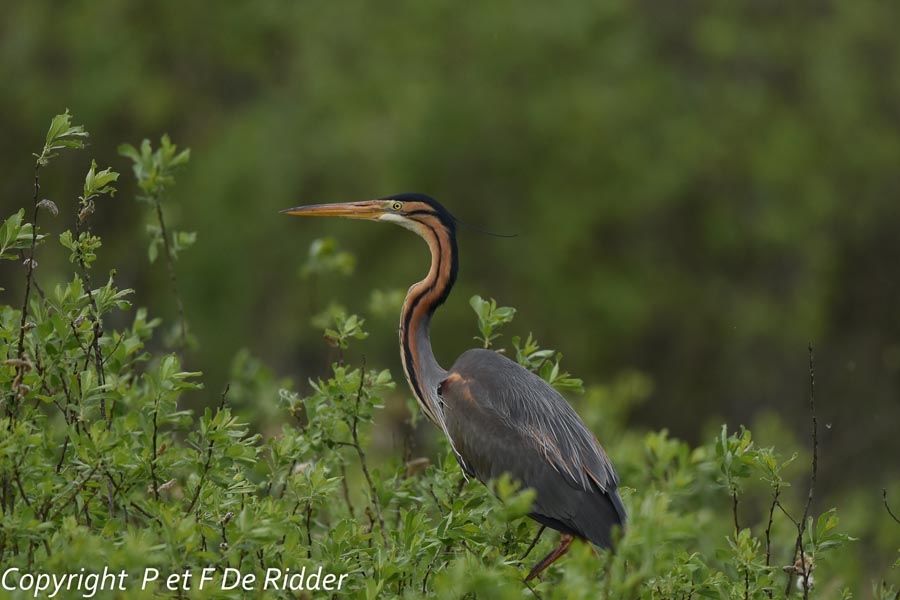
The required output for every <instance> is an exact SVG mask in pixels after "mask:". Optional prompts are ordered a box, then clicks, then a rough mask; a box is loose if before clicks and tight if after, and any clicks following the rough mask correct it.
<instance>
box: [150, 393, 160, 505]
mask: <svg viewBox="0 0 900 600" xmlns="http://www.w3.org/2000/svg"><path fill="white" fill-rule="evenodd" d="M158 415H159V395H158V394H157V396H156V403H155V404H154V406H153V438H152V441H153V447H152V448H151V453H150V483H151V484H152V485H153V497H154V498H155V499H156V500H157V501H159V485H158V484H157V481H156V431H157V416H158Z"/></svg>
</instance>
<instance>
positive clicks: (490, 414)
mask: <svg viewBox="0 0 900 600" xmlns="http://www.w3.org/2000/svg"><path fill="white" fill-rule="evenodd" d="M488 374H490V376H488ZM440 395H441V398H442V399H443V401H444V418H445V419H446V422H447V430H448V432H449V434H450V438H451V439H452V440H453V441H454V445H455V446H456V449H457V451H458V452H459V454H460V456H461V458H462V467H463V469H464V470H465V471H466V472H467V473H468V474H469V475H470V476H474V477H476V478H477V479H478V480H479V481H482V482H487V481H489V480H491V479H496V478H499V477H500V476H501V475H502V474H503V473H504V472H506V473H509V474H510V476H511V477H512V478H513V479H514V480H517V481H521V482H522V484H523V485H524V486H526V487H530V488H534V489H535V490H537V497H536V498H535V501H534V506H533V508H532V511H531V513H530V514H529V516H531V517H532V518H533V519H534V520H536V521H538V522H539V523H541V524H543V525H546V526H547V527H550V528H551V529H556V530H557V531H561V532H563V533H568V534H570V535H574V536H576V537H579V538H582V539H586V540H588V541H590V542H592V543H594V544H597V545H598V546H603V547H607V548H608V547H610V546H611V545H612V537H611V533H612V526H613V525H616V524H621V523H623V522H624V520H625V508H624V507H623V506H622V501H621V499H620V498H619V493H618V491H616V487H617V486H618V483H619V478H618V476H617V475H616V471H615V469H614V468H613V466H612V463H611V462H610V461H609V458H607V456H606V453H604V452H603V449H602V448H601V447H600V443H599V442H598V441H597V439H596V438H595V437H594V435H593V434H592V433H591V432H590V431H589V430H588V429H587V427H585V425H584V423H583V422H582V421H581V419H580V418H579V417H578V415H577V414H576V413H575V411H574V410H572V407H571V406H569V403H568V402H566V400H565V399H564V398H563V397H562V396H561V395H560V394H559V392H557V391H556V390H555V389H553V387H551V386H550V385H549V384H548V383H547V382H546V381H544V380H543V379H541V378H540V377H538V376H537V375H535V374H534V373H532V372H531V371H529V370H527V369H525V368H523V367H522V366H521V365H519V364H518V363H515V362H513V361H511V360H510V359H508V358H506V357H505V356H503V355H501V354H498V353H496V352H493V351H491V350H481V349H475V350H469V351H467V352H465V353H463V354H462V355H461V356H460V357H459V358H458V359H457V360H456V362H455V363H454V365H453V368H451V369H450V374H449V375H448V376H447V379H445V380H444V383H443V385H442V386H441V394H440ZM476 398H477V400H476ZM551 414H552V415H554V417H553V418H552V419H551V418H549V417H548V416H547V415H551Z"/></svg>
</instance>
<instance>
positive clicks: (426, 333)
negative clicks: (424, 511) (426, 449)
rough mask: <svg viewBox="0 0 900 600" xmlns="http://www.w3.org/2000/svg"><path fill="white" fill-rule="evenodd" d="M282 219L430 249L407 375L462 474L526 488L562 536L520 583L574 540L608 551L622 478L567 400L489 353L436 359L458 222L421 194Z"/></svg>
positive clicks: (303, 209)
mask: <svg viewBox="0 0 900 600" xmlns="http://www.w3.org/2000/svg"><path fill="white" fill-rule="evenodd" d="M281 212H282V213H285V214H289V215H297V216H302V217H344V218H348V219H368V220H373V221H386V222H388V223H394V224H396V225H400V226H401V227H404V228H406V229H409V230H411V231H413V232H414V233H416V234H418V235H419V236H420V237H422V238H423V239H424V240H425V242H426V243H427V244H428V248H429V250H430V251H431V267H430V268H429V270H428V273H427V275H426V276H425V278H424V279H422V280H421V281H419V282H418V283H414V284H413V285H412V286H411V287H410V288H409V291H408V292H407V294H406V299H405V300H404V302H403V307H402V309H401V313H400V359H401V363H402V365H403V372H404V374H405V375H406V380H407V382H408V383H409V387H410V389H411V391H412V393H413V396H415V399H416V401H417V402H418V404H419V407H420V408H421V410H422V412H423V413H424V414H425V416H426V417H427V418H428V420H429V421H431V422H432V423H434V424H435V425H436V426H437V427H438V428H439V429H440V430H441V431H442V432H443V433H444V435H445V436H446V437H447V439H448V440H449V442H450V447H451V449H452V451H453V453H454V455H455V456H456V459H457V461H458V462H459V465H460V467H461V468H462V470H463V472H464V473H465V474H466V475H467V476H468V477H474V478H476V479H478V480H479V481H481V482H482V483H484V484H487V483H489V482H490V481H492V480H496V479H497V478H499V477H501V476H502V475H503V474H504V473H506V474H508V475H509V476H510V477H511V478H512V479H513V480H514V481H518V482H519V483H520V484H521V485H523V486H524V487H526V488H532V489H533V490H535V494H536V495H535V498H534V501H533V504H532V506H531V510H530V512H529V513H528V516H529V517H531V518H532V519H534V520H535V521H537V522H538V523H540V524H541V525H542V527H541V530H540V532H543V530H544V528H545V527H549V528H551V529H554V530H557V531H559V532H560V539H559V545H558V546H557V547H556V548H554V549H553V550H552V551H551V552H550V553H549V554H547V556H545V557H544V558H543V559H542V560H541V561H540V562H538V563H537V564H536V565H535V566H534V568H533V569H531V571H530V572H529V573H528V575H527V576H526V577H525V581H526V582H527V581H529V580H531V579H533V578H535V577H537V576H538V575H540V574H541V572H543V571H544V570H545V569H546V568H547V567H548V566H550V564H552V563H553V562H554V561H556V560H557V559H558V558H559V557H561V556H562V555H563V554H565V553H566V552H567V551H568V549H569V546H570V545H571V544H572V541H573V540H574V539H576V538H578V539H582V540H586V541H588V542H590V543H592V544H594V545H596V546H598V547H601V548H612V546H613V542H614V535H615V533H614V532H615V530H616V528H621V527H623V526H624V524H625V521H626V513H625V507H624V506H623V504H622V499H621V497H620V496H619V492H618V489H617V488H618V485H619V477H618V475H617V474H616V470H615V468H614V467H613V464H612V462H611V461H610V459H609V457H608V456H607V454H606V452H605V451H604V449H603V447H602V446H601V445H600V442H599V441H598V440H597V437H596V436H595V435H594V434H593V433H591V431H590V430H589V429H588V427H587V426H586V425H585V424H584V422H583V421H582V420H581V418H580V417H579V416H578V414H577V413H576V412H575V410H574V409H573V408H572V407H571V405H570V404H569V403H568V402H567V401H566V399H565V398H563V396H562V395H561V394H560V393H559V392H558V391H556V390H555V389H554V388H553V387H552V386H551V385H550V384H548V383H547V382H546V381H544V380H543V379H542V378H541V377H539V376H538V375H536V374H534V373H532V372H531V371H529V370H528V369H526V368H524V367H522V366H521V365H519V364H518V363H517V362H515V361H513V360H510V359H509V358H507V357H506V356H504V355H502V354H500V353H498V352H495V351H493V350H489V349H483V348H476V349H472V350H467V351H466V352H464V353H463V354H462V355H460V357H459V358H458V359H457V360H456V362H455V363H453V366H452V367H450V369H449V370H447V369H444V368H443V367H441V365H440V364H439V363H438V361H437V359H435V356H434V352H433V351H432V348H431V336H430V324H431V319H432V317H433V316H434V313H435V311H436V310H437V309H438V307H440V306H441V305H442V304H443V303H444V301H445V300H447V297H448V296H449V295H450V290H451V289H452V288H453V284H454V283H455V282H456V277H457V273H458V271H459V253H458V251H457V243H456V226H457V223H458V222H459V221H458V219H456V218H455V217H454V216H453V215H452V214H450V212H449V211H448V210H447V209H446V208H444V206H443V205H442V204H440V203H439V202H438V201H437V200H435V199H433V198H431V197H429V196H426V195H424V194H397V195H394V196H388V197H385V198H380V199H377V200H367V201H362V202H343V203H334V204H314V205H307V206H298V207H295V208H289V209H286V210H283V211H281ZM538 535H540V533H539V534H538ZM535 541H536V539H535Z"/></svg>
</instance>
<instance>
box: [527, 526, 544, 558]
mask: <svg viewBox="0 0 900 600" xmlns="http://www.w3.org/2000/svg"><path fill="white" fill-rule="evenodd" d="M545 529H547V526H546V525H541V528H540V529H538V532H537V535H536V536H534V539H533V540H532V541H531V545H530V546H528V550H526V551H525V554H523V555H522V558H521V560H525V559H526V558H528V555H529V554H531V551H532V550H534V547H535V546H537V543H538V540H539V539H541V535H542V534H543V533H544V530H545Z"/></svg>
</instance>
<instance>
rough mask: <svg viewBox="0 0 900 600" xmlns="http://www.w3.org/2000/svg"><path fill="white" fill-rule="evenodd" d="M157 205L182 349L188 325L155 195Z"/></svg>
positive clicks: (164, 223)
mask: <svg viewBox="0 0 900 600" xmlns="http://www.w3.org/2000/svg"><path fill="white" fill-rule="evenodd" d="M153 203H154V204H155V205H156V219H157V220H158V221H159V230H160V233H161V234H162V239H163V249H164V250H165V251H166V267H167V269H168V271H169V281H170V282H171V283H172V292H173V293H174V294H175V305H176V307H177V308H178V325H179V327H180V329H181V344H180V347H181V350H182V352H183V351H184V348H185V346H186V345H187V327H186V326H185V323H184V304H182V302H181V294H180V293H179V292H178V279H177V278H176V277H175V263H174V262H173V261H172V250H171V248H170V247H169V234H168V232H167V231H166V220H165V218H163V209H162V203H161V202H160V200H159V196H154V197H153Z"/></svg>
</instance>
